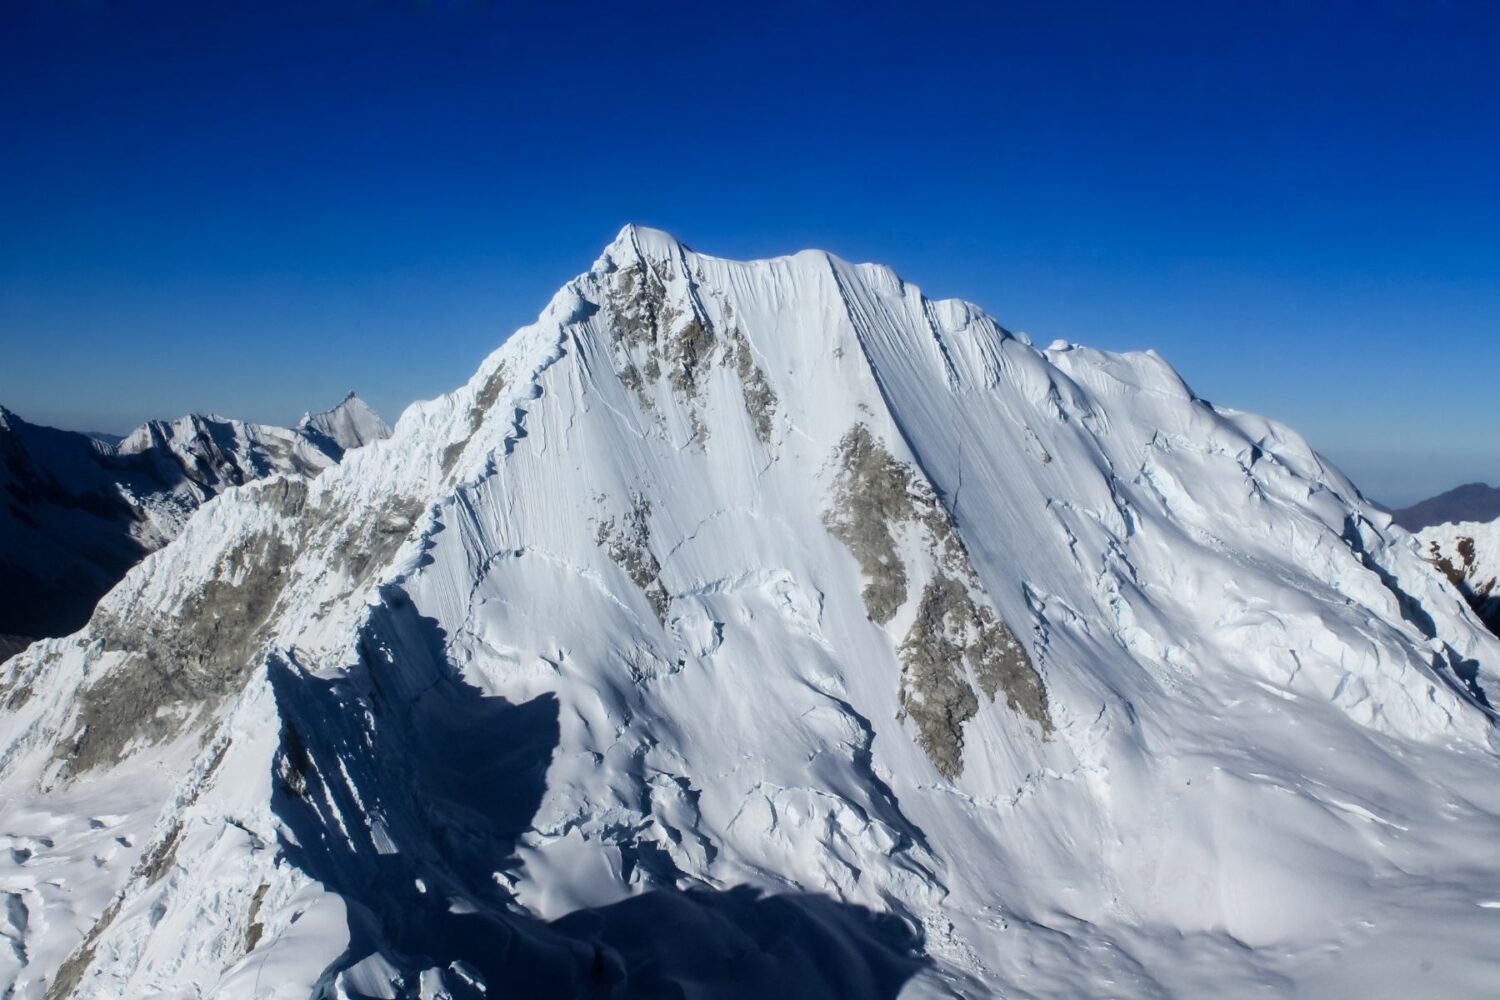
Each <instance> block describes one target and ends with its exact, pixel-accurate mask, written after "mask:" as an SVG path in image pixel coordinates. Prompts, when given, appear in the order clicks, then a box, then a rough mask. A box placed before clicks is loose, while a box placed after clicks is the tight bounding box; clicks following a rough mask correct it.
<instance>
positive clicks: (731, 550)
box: [0, 227, 1500, 997]
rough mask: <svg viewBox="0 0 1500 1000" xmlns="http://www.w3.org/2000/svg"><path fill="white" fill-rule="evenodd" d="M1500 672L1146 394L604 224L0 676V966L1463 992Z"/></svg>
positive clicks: (361, 992)
mask: <svg viewBox="0 0 1500 1000" xmlns="http://www.w3.org/2000/svg"><path fill="white" fill-rule="evenodd" d="M1497 670H1500V640H1496V639H1495V638H1494V637H1493V636H1491V635H1490V634H1488V633H1487V632H1486V631H1485V630H1484V629H1483V628H1482V627H1481V626H1480V625H1479V623H1478V622H1477V621H1476V620H1475V618H1474V617H1473V615H1472V614H1471V613H1470V612H1469V610H1468V609H1467V608H1466V607H1465V606H1464V605H1463V603H1462V602H1461V601H1460V600H1459V599H1458V597H1457V595H1455V594H1454V593H1453V591H1452V589H1451V588H1450V587H1449V586H1448V585H1447V583H1446V582H1445V581H1444V580H1443V578H1442V576H1441V575H1440V574H1439V573H1438V571H1437V570H1435V569H1434V568H1433V567H1432V566H1431V565H1429V563H1428V562H1427V561H1426V559H1425V558H1424V553H1423V552H1422V550H1421V549H1420V548H1419V546H1418V543H1417V542H1416V541H1415V540H1414V539H1413V538H1412V536H1410V535H1408V534H1407V533H1406V532H1404V531H1401V530H1392V528H1391V522H1390V518H1389V516H1388V515H1386V514H1383V513H1381V512H1380V511H1379V510H1377V509H1375V508H1373V507H1372V506H1371V505H1369V504H1367V503H1366V502H1365V501H1364V499H1363V498H1362V497H1361V496H1360V495H1359V493H1358V491H1357V490H1356V489H1355V488H1354V487H1353V486H1352V485H1351V484H1350V483H1349V482H1348V481H1347V480H1346V479H1345V478H1344V477H1343V476H1342V475H1340V474H1339V473H1338V472H1337V470H1335V469H1333V468H1331V467H1329V466H1328V465H1327V464H1326V463H1325V462H1323V461H1322V460H1321V459H1320V458H1319V457H1318V456H1317V455H1316V454H1314V453H1313V452H1312V451H1311V449H1309V448H1308V446H1307V445H1306V443H1305V442H1304V441H1303V440H1302V439H1301V438H1300V437H1298V436H1297V435H1296V434H1295V433H1293V432H1291V431H1290V430H1288V429H1287V428H1285V427H1283V426H1281V425H1279V424H1277V423H1275V422H1273V421H1269V420H1266V419H1264V418H1261V417H1256V416H1253V415H1249V414H1243V413H1237V412H1233V411H1227V410H1223V409H1220V408H1215V407H1213V406H1210V405H1209V404H1207V403H1205V402H1203V401H1202V400H1199V399H1197V398H1196V397H1195V396H1194V394H1193V393H1192V392H1191V390H1190V389H1189V388H1188V387H1187V386H1186V385H1185V384H1184V383H1183V381H1182V379H1181V378H1180V377H1179V376H1178V375H1177V374H1176V373H1175V372H1174V371H1172V369H1171V368H1170V366H1169V365H1167V363H1166V362H1165V361H1164V360H1162V359H1161V358H1159V357H1157V356H1155V355H1153V354H1111V353H1108V352H1100V351H1094V350H1090V349H1088V348H1084V347H1078V346H1072V345H1054V347H1052V348H1049V349H1047V350H1038V349H1036V348H1034V347H1033V346H1032V345H1031V344H1029V343H1028V342H1026V341H1025V340H1023V339H1020V338H1017V337H1013V336H1011V335H1010V334H1008V333H1007V332H1006V331H1005V330H1004V329H1002V328H1001V327H1000V326H999V325H998V324H997V323H996V322H995V321H994V320H992V319H990V318H989V317H988V316H987V315H986V314H985V313H984V312H983V311H982V310H980V309H979V308H978V307H976V306H973V305H970V304H967V303H962V302H957V301H932V300H929V299H926V298H925V297H923V296H922V295H921V293H920V291H919V290H918V289H917V288H916V287H914V286H912V285H911V284H909V283H906V282H903V281H902V280H901V279H900V278H898V277H897V276H896V275H895V274H894V273H893V272H891V271H890V270H889V269H886V268H882V267H877V266H872V265H855V264H849V263H846V262H844V261H841V260H839V259H837V258H834V257H831V256H829V255H827V254H823V253H818V252H804V253H799V254H796V255H793V256H789V257H782V258H776V259H774V260H766V261H755V262H735V261H729V260H723V259H718V258H713V257H708V256H704V255H701V254H697V253H695V252H693V251H692V250H690V249H688V248H686V247H684V246H682V245H681V244H679V243H678V242H676V241H675V240H673V239H672V238H671V237H669V236H667V235H666V234H664V233H659V232H655V231H651V230H643V229H638V228H635V227H627V228H626V229H625V230H624V231H623V232H622V233H621V234H620V235H619V237H618V238H617V239H616V240H615V241H614V242H613V243H611V245H610V246H609V247H607V248H606V249H605V251H604V253H603V254H602V255H601V256H600V258H599V259H598V260H597V261H596V262H595V263H594V265H593V266H592V267H591V268H590V269H589V270H588V271H587V272H585V273H584V274H582V275H580V276H579V277H578V278H576V279H575V280H574V281H572V282H570V283H569V284H568V285H567V286H565V287H564V288H563V289H562V290H561V291H559V293H558V294H557V295H556V296H555V297H554V298H553V300H552V302H551V303H550V304H549V305H548V306H547V308H546V309H545V310H544V311H543V313H542V314H541V316H540V317H539V318H538V320H537V322H536V323H534V324H532V325H531V326H529V327H526V328H524V329H523V330H521V331H519V332H518V333H517V334H515V335H514V336H513V337H511V338H510V339H509V340H508V341H507V342H506V343H505V344H504V345H503V346H502V347H501V348H499V349H498V350H497V351H496V352H495V353H494V354H492V355H491V356H490V357H489V358H488V359H486V361H485V362H484V363H483V364H482V365H481V366H480V368H479V371H478V372H476V373H475V375H474V377H473V378H472V379H471V380H470V381H469V382H468V383H467V384H466V385H464V386H462V387H460V388H459V389H457V390H456V391H455V392H453V393H451V394H449V395H447V396H444V397H442V398H439V399H437V400H433V401H431V402H429V403H423V404H418V405H416V406H413V407H411V408H410V409H408V410H407V412H406V413H405V414H403V416H402V417H401V419H400V420H399V421H398V422H397V424H396V426H395V428H394V429H393V431H392V434H391V436H390V438H389V439H386V440H381V441H376V442H375V443H373V444H371V445H369V446H367V447H364V448H360V449H359V450H357V451H354V452H351V453H350V454H349V455H348V456H347V457H346V458H345V460H344V461H343V462H342V463H341V464H340V465H338V466H337V467H335V468H332V469H329V470H328V471H327V472H325V473H324V474H322V475H320V476H318V477H317V478H315V479H312V480H310V481H308V480H303V479H298V478H291V477H272V478H269V479H266V480H263V481H259V482H255V483H250V484H247V485H244V486H241V487H235V488H231V489H228V490H226V491H225V492H224V493H222V494H221V495H220V496H219V497H217V498H216V499H214V500H213V501H211V502H209V503H207V504H205V505H204V507H203V509H202V510H201V511H200V512H199V513H198V515H197V516H195V517H194V518H193V519H192V520H191V521H190V522H189V523H188V524H187V526H186V528H185V530H184V531H183V533H182V535H181V536H180V537H179V538H178V539H177V540H176V541H175V542H174V543H173V544H171V545H169V546H167V547H166V548H164V549H162V550H161V551H159V552H156V553H155V554H153V555H151V556H149V557H148V558H147V559H145V560H144V561H143V562H142V563H141V564H140V565H139V566H138V567H137V568H136V569H135V570H133V571H132V572H131V573H130V574H129V575H128V576H127V577H126V578H125V579H124V580H123V581H122V582H121V584H120V585H119V586H118V587H116V588H115V589H114V590H113V591H111V593H110V594H108V595H107V596H106V597H105V598H104V600H103V601H102V602H101V604H100V607H99V610H98V612H97V613H96V615H95V617H94V619H93V620H92V621H91V623H90V624H89V626H88V627H87V628H86V629H85V630H84V631H83V632H81V633H79V634H78V635H76V636H72V637H69V638H66V639H58V640H51V641H48V642H44V643H40V644H38V645H36V646H34V647H32V648H31V649H29V650H28V651H27V652H25V653H23V654H21V655H20V656H18V657H15V658H14V659H12V660H11V661H9V663H7V664H6V665H5V666H4V667H3V668H0V699H3V705H4V709H3V713H4V714H3V715H0V803H3V805H0V834H4V835H5V836H7V837H9V839H10V844H11V850H12V854H11V855H10V858H11V860H10V862H9V863H8V864H7V863H6V862H4V861H3V860H0V891H4V892H6V893H8V894H9V898H10V899H12V900H14V902H10V903H8V904H7V905H8V906H9V907H10V909H8V910H7V911H6V912H7V913H10V914H13V916H11V917H9V918H7V919H8V920H9V922H8V923H6V924H3V925H0V933H3V934H4V935H6V936H7V937H8V938H10V939H11V941H13V942H14V945H13V947H12V949H11V954H12V955H13V957H6V956H5V955H4V953H3V950H0V983H9V984H10V986H11V988H12V989H13V991H14V995H15V996H18V997H37V996H41V995H43V994H45V993H47V992H49V991H50V992H51V993H52V994H54V995H69V994H78V995H91V994H107V995H150V994H154V993H184V992H186V993H196V994H200V995H222V996H235V997H257V996H280V995H286V996H306V995H309V994H311V993H313V992H315V991H322V992H323V994H325V995H348V996H433V997H435V996H440V995H451V996H479V995H481V993H482V991H484V990H487V991H488V994H489V995H495V991H496V990H510V991H513V992H517V993H519V994H521V995H527V996H578V995H653V994H663V993H668V992H671V991H673V990H681V991H684V992H689V993H696V994H698V995H710V996H765V995H776V994H782V995H792V996H851V995H860V996H894V995H896V994H897V993H898V992H901V993H903V994H904V995H927V996H936V995H953V994H956V993H962V994H965V995H989V994H998V995H1041V996H1064V995H1065V996H1174V995H1176V996H1196V995H1205V994H1209V993H1212V994H1213V995H1220V996H1241V995H1258V994H1261V993H1264V992H1265V991H1266V990H1267V989H1268V988H1269V989H1270V990H1272V991H1273V992H1279V993H1286V994H1294V993H1300V994H1302V995H1308V996H1326V995H1358V994H1367V993H1371V992H1377V993H1391V992H1406V993H1436V994H1440V995H1445V996H1463V995H1483V994H1484V993H1486V992H1490V990H1489V986H1491V985H1492V984H1493V983H1494V982H1495V981H1496V977H1497V976H1500V964H1497V960H1496V958H1495V957H1494V950H1493V947H1492V942H1493V940H1494V937H1495V934H1496V931H1497V930H1500V924H1497V921H1500V876H1497V875H1496V874H1495V871H1496V869H1495V867H1494V865H1493V864H1492V863H1491V858H1490V855H1491V853H1492V849H1491V845H1493V843H1494V842H1495V836H1496V834H1497V833H1500V787H1497V783H1496V781H1495V777H1494V774H1495V751H1494V749H1493V748H1492V746H1491V732H1492V720H1493V716H1492V714H1491V713H1490V712H1489V710H1488V709H1487V707H1486V705H1485V701H1486V700H1487V699H1488V697H1489V695H1490V693H1492V692H1494V691H1495V690H1497V689H1500V679H1497ZM7 963H8V964H7Z"/></svg>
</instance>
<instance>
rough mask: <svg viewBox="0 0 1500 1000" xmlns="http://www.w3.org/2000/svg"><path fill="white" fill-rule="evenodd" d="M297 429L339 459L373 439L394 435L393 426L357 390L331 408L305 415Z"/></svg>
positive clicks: (377, 439)
mask: <svg viewBox="0 0 1500 1000" xmlns="http://www.w3.org/2000/svg"><path fill="white" fill-rule="evenodd" d="M297 429H298V430H299V431H301V432H302V433H303V434H305V435H307V436H308V437H311V438H313V439H315V440H317V441H319V442H321V443H322V444H323V450H324V451H326V452H328V453H329V454H331V455H334V456H335V457H338V458H342V457H343V454H344V452H346V451H349V450H350V449H351V448H363V447H364V446H365V445H367V444H369V443H370V442H371V441H379V440H381V439H382V438H388V437H390V436H391V429H390V428H389V427H387V426H386V425H385V421H384V420H381V419H380V414H378V413H376V412H375V411H374V410H372V409H370V407H369V404H367V403H366V402H365V401H364V400H362V399H360V398H359V397H358V396H356V395H355V394H354V393H353V392H350V393H349V395H347V396H345V397H344V399H343V402H341V403H339V405H338V406H335V407H334V408H333V409H331V410H324V411H323V412H322V413H308V414H304V415H303V417H302V419H301V420H300V421H298V423H297Z"/></svg>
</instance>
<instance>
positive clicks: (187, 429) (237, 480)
mask: <svg viewBox="0 0 1500 1000" xmlns="http://www.w3.org/2000/svg"><path fill="white" fill-rule="evenodd" d="M384 433H387V431H386V428H385V425H384V424H382V423H381V422H380V418H379V417H376V416H375V414H374V412H373V411H371V410H370V409H369V407H367V406H366V405H365V404H364V403H363V402H362V401H361V400H359V399H358V398H357V397H355V396H354V395H353V394H352V393H351V394H350V395H349V396H348V397H347V398H346V399H345V400H344V401H343V402H342V403H340V404H339V406H337V407H336V408H334V409H332V410H329V411H328V412H326V413H321V414H318V415H316V416H311V415H310V416H308V417H305V418H304V419H303V421H302V424H301V425H299V427H298V429H297V430H288V429H286V428H283V427H271V426H266V425H262V424H249V423H244V422H242V421H238V420H230V419H227V418H225V417H218V416H201V415H196V414H195V415H190V416H186V417H181V418H179V419H177V420H170V421H167V420H153V421H151V422H150V423H147V424H143V425H142V426H141V427H139V428H137V429H136V430H135V431H133V432H132V433H131V434H129V435H128V436H126V437H124V438H122V439H119V440H118V441H116V442H109V441H106V440H102V439H100V438H99V437H98V436H96V435H88V434H77V433H73V432H71V431H62V430H57V429H55V428H51V427H41V426H37V425H35V424H30V423H27V422H26V421H24V420H22V419H21V418H20V417H18V416H16V415H15V414H13V413H11V412H9V411H8V410H5V409H4V408H0V456H3V460H4V461H3V464H0V497H3V498H4V500H5V503H4V505H3V506H0V633H10V634H12V635H14V636H16V637H18V638H17V641H18V642H19V641H20V639H19V637H21V636H30V637H36V636H45V635H65V634H67V633H69V632H72V631H75V630H76V629H78V628H79V627H80V626H82V625H83V624H84V622H86V621H87V620H88V617H89V614H90V612H91V611H92V610H93V608H94V604H95V603H96V602H97V601H98V599H99V598H100V596H102V595H103V594H104V593H105V592H106V591H107V590H109V588H110V587H112V586H114V584H115V583H116V582H117V581H119V579H120V578H121V577H122V576H124V575H125V572H126V571H127V570H128V569H129V568H130V567H131V566H134V565H135V564H136V563H137V562H139V561H140V560H141V558H142V557H144V556H145V555H146V554H147V553H149V552H154V551H155V550H156V549H159V548H161V547H162V546H163V545H165V544H166V543H167V542H168V541H170V540H171V539H172V538H175V537H176V536H177V535H178V534H179V533H180V532H181V530H182V526H183V524H185V523H186V521H187V519H188V517H189V516H191V515H192V513H193V511H195V510H197V509H198V508H199V507H200V506H202V504H203V503H204V502H205V501H206V500H208V499H209V498H211V497H213V496H215V495H217V494H218V493H220V492H222V491H223V490H224V489H226V488H228V487H230V486H239V485H243V484H244V483H247V482H250V481H251V480H254V479H260V478H263V477H265V476H268V475H277V474H293V475H304V476H312V475H317V474H318V473H319V472H321V471H322V470H324V469H326V468H328V467H329V466H331V465H333V464H334V463H336V462H337V461H338V460H339V458H340V457H342V455H343V453H344V451H345V450H346V449H348V448H354V447H359V446H360V445H361V444H364V443H366V442H368V441H369V440H373V439H374V438H376V437H380V436H382V435H383V434H384ZM8 652H9V651H8V650H6V649H5V648H4V647H3V646H0V657H3V655H6V654H7V653H8Z"/></svg>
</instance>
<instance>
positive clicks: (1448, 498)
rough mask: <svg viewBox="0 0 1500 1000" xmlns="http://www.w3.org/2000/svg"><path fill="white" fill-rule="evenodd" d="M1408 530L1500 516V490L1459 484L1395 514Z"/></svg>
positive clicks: (1489, 519)
mask: <svg viewBox="0 0 1500 1000" xmlns="http://www.w3.org/2000/svg"><path fill="white" fill-rule="evenodd" d="M1391 516H1392V517H1394V518H1395V520H1396V523H1397V524H1399V525H1401V526H1402V527H1403V528H1406V529H1407V530H1408V531H1421V530H1422V529H1423V528H1430V527H1433V526H1435V525H1439V524H1459V523H1462V522H1465V521H1471V522H1472V521H1494V520H1497V519H1500V489H1497V488H1495V487H1493V486H1487V485H1485V484H1484V483H1468V484H1466V485H1463V486H1456V487H1454V488H1453V489H1451V490H1448V491H1447V492H1446V493H1439V494H1438V495H1437V496H1435V497H1429V498H1428V499H1426V500H1423V501H1422V502H1420V503H1415V504H1412V505H1411V506H1410V507H1406V508H1404V509H1402V510H1398V511H1395V512H1394V513H1393V514H1392V515H1391Z"/></svg>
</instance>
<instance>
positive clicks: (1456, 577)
mask: <svg viewBox="0 0 1500 1000" xmlns="http://www.w3.org/2000/svg"><path fill="white" fill-rule="evenodd" d="M1417 537H1418V538H1420V539H1421V541H1422V545H1423V548H1424V549H1425V551H1426V552H1427V554H1428V557H1429V558H1430V559H1431V560H1432V561H1433V563H1434V564H1436V566H1437V567H1438V569H1440V570H1442V572H1443V575H1444V576H1446V577H1447V578H1448V579H1449V580H1450V581H1451V582H1452V583H1453V585H1454V586H1455V587H1457V588H1458V590H1459V593H1461V594H1463V595H1464V600H1466V601H1468V602H1469V606H1470V607H1471V608H1473V609H1474V613H1475V614H1476V615H1478V616H1479V618H1480V620H1481V621H1483V622H1484V623H1485V624H1486V625H1488V626H1489V627H1490V631H1492V632H1494V633H1495V634H1497V635H1500V519H1496V520H1492V521H1470V522H1460V523H1458V524H1450V523H1443V524H1436V525H1432V526H1430V527H1426V528H1423V529H1422V530H1421V531H1420V532H1418V533H1417Z"/></svg>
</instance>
